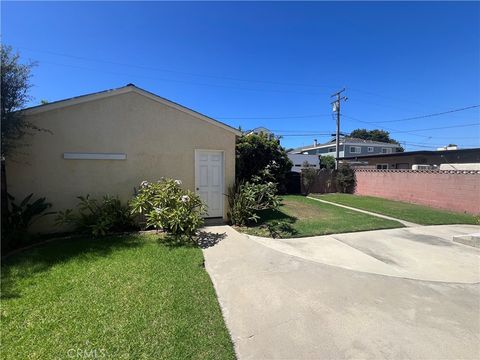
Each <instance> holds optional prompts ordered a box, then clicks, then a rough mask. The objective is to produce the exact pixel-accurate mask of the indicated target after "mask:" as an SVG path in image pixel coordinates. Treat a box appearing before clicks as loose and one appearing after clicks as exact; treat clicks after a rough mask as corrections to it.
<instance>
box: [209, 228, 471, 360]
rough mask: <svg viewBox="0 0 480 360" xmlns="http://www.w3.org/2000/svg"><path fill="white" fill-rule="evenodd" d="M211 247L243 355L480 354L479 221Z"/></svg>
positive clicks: (240, 237)
mask: <svg viewBox="0 0 480 360" xmlns="http://www.w3.org/2000/svg"><path fill="white" fill-rule="evenodd" d="M207 230H208V231H210V232H215V233H225V234H226V235H227V236H226V237H225V239H224V240H222V241H221V242H219V243H218V244H217V245H215V246H213V247H210V248H207V249H205V250H204V255H205V264H206V268H207V271H208V272H209V274H210V277H211V278H212V281H213V283H214V285H215V288H216V291H217V294H218V298H219V301H220V305H221V307H222V310H223V314H224V317H225V320H226V323H227V326H228V328H229V330H230V332H231V335H232V339H233V341H234V343H235V349H236V352H237V355H238V357H239V358H240V359H347V358H349V359H358V358H362V359H364V358H369V359H478V358H480V335H479V334H480V293H479V292H480V284H479V283H478V281H479V279H480V275H479V274H480V250H479V249H475V248H470V247H467V246H464V245H459V244H456V243H452V241H451V238H452V236H453V235H459V234H463V233H468V232H478V231H479V227H478V226H430V227H418V228H409V229H394V230H379V231H370V232H362V233H355V234H342V235H333V236H321V237H314V238H304V239H291V240H273V239H264V238H253V237H249V236H247V235H244V234H239V233H238V232H236V231H235V230H234V229H232V228H231V227H228V226H218V227H211V228H208V229H207Z"/></svg>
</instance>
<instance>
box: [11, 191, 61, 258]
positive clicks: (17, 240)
mask: <svg viewBox="0 0 480 360" xmlns="http://www.w3.org/2000/svg"><path fill="white" fill-rule="evenodd" d="M32 197H33V194H30V195H28V196H26V197H25V198H24V199H23V200H22V201H21V202H20V203H19V204H17V203H15V202H14V201H15V198H14V197H13V196H12V195H10V194H8V196H7V200H8V201H7V212H6V214H2V250H9V249H11V248H14V247H20V246H21V245H24V244H26V243H27V242H29V241H30V235H29V234H28V228H29V227H30V226H31V225H32V224H33V223H34V222H35V221H37V220H38V219H40V218H41V217H43V216H46V215H51V214H55V212H51V211H50V212H47V210H48V209H49V208H51V207H52V204H51V203H48V202H47V201H46V198H44V197H43V198H38V199H37V200H35V201H33V202H30V201H31V200H32Z"/></svg>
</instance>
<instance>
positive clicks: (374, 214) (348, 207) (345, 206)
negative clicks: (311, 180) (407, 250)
mask: <svg viewBox="0 0 480 360" xmlns="http://www.w3.org/2000/svg"><path fill="white" fill-rule="evenodd" d="M307 198H309V199H311V200H315V201H320V202H322V203H325V204H330V205H335V206H338V207H342V208H345V209H349V210H353V211H358V212H361V213H364V214H368V215H372V216H376V217H379V218H382V219H388V220H394V221H397V222H399V223H400V224H403V225H405V226H406V227H413V226H421V225H420V224H415V223H412V222H410V221H405V220H401V219H397V218H394V217H391V216H387V215H382V214H377V213H374V212H371V211H367V210H362V209H357V208H354V207H351V206H347V205H342V204H337V203H334V202H331V201H326V200H322V199H319V198H315V197H311V196H307Z"/></svg>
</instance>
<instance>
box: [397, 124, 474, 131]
mask: <svg viewBox="0 0 480 360" xmlns="http://www.w3.org/2000/svg"><path fill="white" fill-rule="evenodd" d="M470 126H480V123H471V124H459V125H452V126H440V127H433V128H426V129H415V130H397V131H393V133H410V132H414V131H429V130H440V129H453V128H461V127H470Z"/></svg>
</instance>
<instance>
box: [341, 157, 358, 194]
mask: <svg viewBox="0 0 480 360" xmlns="http://www.w3.org/2000/svg"><path fill="white" fill-rule="evenodd" d="M336 183H337V190H338V191H339V192H342V193H350V194H352V193H353V192H354V191H355V186H356V184H357V181H356V179H355V171H354V170H353V169H352V168H351V167H350V166H349V165H348V164H342V165H340V167H339V169H338V171H337V174H336Z"/></svg>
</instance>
